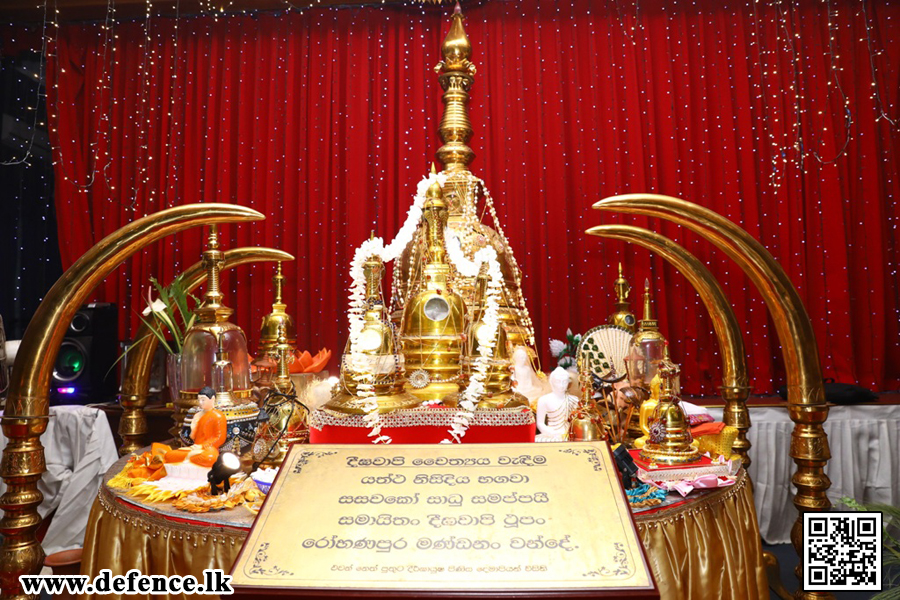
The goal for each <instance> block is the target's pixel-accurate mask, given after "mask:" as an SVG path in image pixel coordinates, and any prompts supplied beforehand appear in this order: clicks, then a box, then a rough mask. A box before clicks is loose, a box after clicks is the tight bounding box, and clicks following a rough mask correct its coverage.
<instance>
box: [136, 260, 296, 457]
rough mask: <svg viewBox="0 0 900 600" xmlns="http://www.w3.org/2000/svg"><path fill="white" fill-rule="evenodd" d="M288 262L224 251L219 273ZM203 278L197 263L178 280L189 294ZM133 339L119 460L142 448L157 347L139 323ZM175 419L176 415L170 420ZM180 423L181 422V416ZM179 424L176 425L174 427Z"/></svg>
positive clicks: (176, 433)
mask: <svg viewBox="0 0 900 600" xmlns="http://www.w3.org/2000/svg"><path fill="white" fill-rule="evenodd" d="M292 260H294V256H293V255H291V254H288V253H287V252H285V251H283V250H276V249H274V248H255V247H248V248H233V249H231V250H226V251H225V262H224V263H223V264H222V270H223V271H224V270H225V269H231V268H234V267H237V266H239V265H244V264H248V263H254V262H275V261H283V262H288V261H292ZM206 275H207V270H206V269H205V268H204V266H203V261H199V262H196V263H194V264H193V265H191V266H190V267H188V268H187V269H185V270H184V272H182V274H181V275H180V277H181V278H182V281H183V282H184V286H185V290H186V291H188V292H190V291H193V290H195V289H197V287H198V286H200V284H201V283H203V282H204V281H205V280H206ZM134 339H135V340H137V341H136V342H135V343H134V345H133V346H132V347H131V349H130V350H129V351H128V361H127V362H126V363H125V372H124V374H123V375H122V392H121V393H120V394H119V403H120V404H121V405H122V409H123V410H122V420H121V421H120V422H119V435H120V436H121V437H122V446H121V447H120V448H119V454H120V455H122V456H124V455H126V454H131V453H132V452H136V451H137V450H138V449H140V448H142V447H143V445H144V441H143V438H144V435H145V434H146V433H147V419H146V416H145V415H144V407H145V406H146V405H147V394H148V393H149V390H150V370H151V368H152V366H153V356H154V354H156V348H157V347H158V346H159V340H158V339H157V338H156V336H154V335H152V334H151V333H150V328H149V327H147V325H146V324H145V323H143V322H142V323H141V325H140V327H139V328H138V330H137V332H136V333H135V334H134ZM176 408H177V407H176ZM182 412H183V411H182ZM177 416H178V415H177V411H176V415H175V416H173V419H175V418H177ZM181 420H184V415H183V414H182V415H181ZM180 422H181V421H178V423H180ZM179 427H180V426H179ZM172 431H174V433H172ZM170 433H172V435H173V436H177V435H178V432H177V431H175V430H170Z"/></svg>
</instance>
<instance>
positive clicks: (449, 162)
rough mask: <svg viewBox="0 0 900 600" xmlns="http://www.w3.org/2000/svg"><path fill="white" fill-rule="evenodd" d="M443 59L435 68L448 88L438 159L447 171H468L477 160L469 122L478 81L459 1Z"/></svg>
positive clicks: (441, 81)
mask: <svg viewBox="0 0 900 600" xmlns="http://www.w3.org/2000/svg"><path fill="white" fill-rule="evenodd" d="M441 55H442V56H443V60H441V62H439V63H438V64H437V66H436V67H435V68H434V70H435V72H437V73H438V81H440V83H441V88H443V90H444V97H443V100H444V116H443V117H442V118H441V125H440V128H439V129H438V131H439V132H440V135H441V140H442V141H443V142H444V145H443V146H441V147H440V149H438V151H437V159H438V161H440V163H441V164H442V165H444V170H446V171H450V172H453V171H466V170H468V166H469V163H471V162H472V161H473V160H474V159H475V153H474V152H472V149H471V148H469V146H468V143H469V139H470V138H471V137H472V124H471V122H470V121H469V108H468V104H469V88H470V87H471V86H472V82H473V81H474V80H475V65H474V64H472V62H471V61H470V60H469V58H470V57H471V55H472V44H471V43H469V38H468V37H467V36H466V30H465V29H464V28H463V14H462V9H461V8H460V6H459V4H458V3H457V5H456V7H455V8H454V9H453V16H452V17H451V23H450V31H448V32H447V37H446V38H444V43H443V44H442V45H441Z"/></svg>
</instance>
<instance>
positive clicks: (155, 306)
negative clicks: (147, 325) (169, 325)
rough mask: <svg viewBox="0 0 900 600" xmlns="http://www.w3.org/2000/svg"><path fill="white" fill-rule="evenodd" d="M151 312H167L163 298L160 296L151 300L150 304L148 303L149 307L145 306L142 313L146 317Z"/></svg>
mask: <svg viewBox="0 0 900 600" xmlns="http://www.w3.org/2000/svg"><path fill="white" fill-rule="evenodd" d="M151 312H154V313H157V314H159V313H165V312H166V303H165V302H163V301H162V300H160V299H159V298H157V299H156V300H154V301H153V302H151V303H150V304H149V305H147V308H145V309H144V312H142V313H141V314H142V315H144V316H145V317H147V316H150V313H151Z"/></svg>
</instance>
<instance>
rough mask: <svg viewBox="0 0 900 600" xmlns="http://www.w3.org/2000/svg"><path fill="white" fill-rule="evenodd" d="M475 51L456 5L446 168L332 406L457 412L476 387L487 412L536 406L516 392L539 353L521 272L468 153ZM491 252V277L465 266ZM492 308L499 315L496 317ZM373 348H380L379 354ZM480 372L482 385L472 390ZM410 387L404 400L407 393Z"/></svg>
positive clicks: (446, 84)
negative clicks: (392, 334) (523, 364)
mask: <svg viewBox="0 0 900 600" xmlns="http://www.w3.org/2000/svg"><path fill="white" fill-rule="evenodd" d="M471 52H472V46H471V44H470V43H469V40H468V38H467V37H466V33H465V30H464V29H463V15H462V12H461V11H460V9H459V6H458V5H457V7H456V9H455V11H454V14H453V17H452V23H451V26H450V31H449V33H448V34H447V37H446V39H445V40H444V43H443V45H442V47H441V54H442V58H443V59H442V60H441V62H440V63H438V65H437V67H435V71H436V72H437V73H438V79H439V81H440V84H441V87H442V88H443V90H444V95H443V101H444V105H445V109H444V115H443V118H442V119H441V124H440V128H439V132H440V136H441V139H442V141H443V145H442V146H441V147H440V149H438V151H437V159H438V161H439V162H440V163H441V165H442V167H443V168H442V171H441V173H440V175H438V174H437V173H435V170H434V167H432V176H431V178H430V180H431V183H430V185H429V186H428V189H427V192H426V193H425V199H424V203H423V204H422V205H421V210H422V216H421V219H420V221H419V223H418V227H417V228H416V229H415V232H414V233H413V234H412V235H411V238H405V237H404V238H403V243H404V244H406V245H405V247H404V248H403V249H402V251H400V250H399V248H398V252H399V255H393V256H397V258H396V260H394V264H393V269H394V272H393V278H392V281H393V287H392V290H391V294H390V299H391V307H390V309H389V310H385V307H384V305H383V303H382V304H379V305H377V310H371V307H373V306H376V305H375V304H373V303H372V302H369V301H367V303H366V310H365V317H364V323H363V326H362V329H361V330H359V331H358V332H357V333H356V334H354V333H352V332H351V336H353V335H357V337H356V338H355V343H353V344H351V343H350V342H348V346H347V350H346V351H345V357H344V360H342V370H341V380H342V384H341V385H340V386H338V387H336V388H335V393H334V394H333V398H332V401H331V402H330V403H329V404H328V405H327V408H330V409H333V410H339V411H342V412H361V411H363V410H364V409H363V407H364V406H368V407H371V397H372V394H373V393H374V397H375V399H376V401H377V403H378V407H379V410H380V411H382V412H385V411H387V410H392V409H395V408H402V407H408V406H410V404H411V403H410V402H409V396H410V395H412V396H413V397H415V398H416V399H417V402H423V401H428V402H442V403H444V404H445V405H449V406H455V405H456V404H457V403H458V402H459V401H460V396H461V395H462V394H464V393H467V394H468V396H467V398H468V399H469V400H472V396H473V395H474V394H475V392H473V391H472V390H474V389H476V388H477V390H478V393H477V405H478V407H479V408H504V407H511V406H527V405H528V402H527V400H526V399H525V398H524V397H523V396H521V395H519V394H517V393H516V392H515V390H514V389H513V386H512V378H511V368H510V365H511V361H510V357H511V355H512V352H513V350H514V349H515V348H516V347H517V346H520V345H521V346H525V347H526V348H528V349H530V351H531V354H532V355H536V353H535V352H534V333H533V328H532V324H531V320H530V318H529V317H528V312H527V310H526V309H525V302H524V298H523V297H522V292H521V283H520V280H521V273H520V271H519V268H518V266H517V264H516V262H515V258H514V257H513V254H512V251H511V250H510V248H509V244H508V243H507V241H506V238H505V236H504V235H503V233H502V230H501V229H500V228H499V224H498V223H497V221H496V213H495V211H494V206H493V200H492V199H491V198H490V195H489V194H488V193H487V191H486V189H485V187H484V184H483V182H482V181H481V180H480V179H478V178H476V177H475V176H474V175H472V174H471V172H470V171H469V170H468V165H469V164H470V163H471V162H472V160H473V159H474V157H475V153H474V152H473V151H472V149H471V148H469V146H468V145H467V144H468V142H469V140H470V138H471V137H472V133H473V132H472V127H471V123H470V121H469V116H468V108H467V105H468V102H469V89H470V87H471V85H472V83H473V81H474V75H475V65H474V64H473V63H472V62H471V61H470V60H469V58H470V56H471ZM419 193H421V190H420V192H419ZM479 202H484V205H485V208H486V209H487V211H488V212H490V213H491V215H492V217H493V218H494V226H495V227H496V229H495V228H491V227H488V226H487V225H485V224H483V223H482V222H481V221H480V218H479V217H478V212H479V211H478V209H477V206H478V203H479ZM448 235H452V236H453V238H454V241H457V240H458V250H456V251H457V252H461V254H462V255H463V257H464V258H463V259H459V258H456V259H452V257H451V256H450V254H451V253H450V251H449V249H450V246H449V240H448V239H447V236H448ZM407 240H408V242H407ZM455 247H456V246H455ZM483 248H493V251H494V252H495V253H496V262H492V263H491V264H493V265H494V267H493V270H492V271H491V270H489V269H487V264H486V263H484V262H481V270H480V272H478V270H477V269H476V271H475V272H470V271H469V270H468V269H469V268H470V267H467V268H465V269H463V268H461V266H460V262H459V261H460V260H462V261H473V262H474V261H475V259H476V258H477V257H478V256H482V258H483V256H484V252H482V253H481V254H480V255H478V254H477V253H478V252H479V250H481V249H483ZM387 260H390V258H388V259H387ZM491 260H494V259H491ZM378 261H379V257H378V256H375V257H372V258H371V259H370V260H367V261H366V263H365V264H364V265H363V271H366V270H367V269H368V271H367V272H374V271H375V270H376V267H375V266H374V263H377V262H378ZM370 262H371V263H372V264H369V263H370ZM489 272H490V273H493V275H490V274H489ZM491 277H494V278H495V280H492V279H491ZM367 287H368V284H367ZM372 291H374V290H372ZM378 291H379V292H380V272H379V277H378ZM368 294H369V291H368V290H367V295H368ZM491 303H493V304H491ZM489 305H490V306H492V307H494V309H491V310H489V308H488V307H489ZM388 315H389V316H388ZM388 318H389V319H390V323H388V321H387V319H388ZM390 324H392V325H393V326H394V328H395V331H396V333H397V335H396V338H391V339H392V340H393V342H394V343H395V344H396V345H394V346H391V344H390V343H388V337H389V336H382V337H381V338H380V340H381V341H376V337H377V336H378V334H377V332H379V331H380V332H385V331H387V329H386V328H387V327H388V326H389V325H390ZM351 329H353V328H351ZM366 340H369V341H371V343H372V346H371V348H370V347H369V345H368V342H367V341H366ZM491 346H492V347H491ZM489 348H490V349H489ZM360 353H369V356H380V357H383V358H384V363H385V364H383V365H382V364H380V363H379V362H378V361H365V360H362V361H361V360H359V358H360ZM396 355H399V356H400V357H401V360H399V361H397V363H396V369H394V368H393V367H394V366H395V365H394V363H388V357H390V358H391V359H393V358H394V357H395V356H396ZM478 361H482V362H480V363H479V362H478ZM366 364H368V366H365V365H366ZM479 364H480V365H481V372H480V374H478V377H479V378H480V380H479V381H480V385H478V386H476V387H473V388H468V387H467V386H469V385H470V383H471V382H472V378H473V374H474V373H476V372H478V371H479V369H478V367H477V365H479ZM485 365H486V366H485ZM388 367H391V368H388ZM388 371H390V376H389V377H388V376H387V375H388ZM481 379H483V381H481ZM361 383H362V384H364V391H363V392H362V393H361V392H360V384H361ZM401 385H402V386H403V389H404V390H405V392H406V393H405V394H403V393H402V391H398V390H400V386H401Z"/></svg>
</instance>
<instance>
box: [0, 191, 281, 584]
mask: <svg viewBox="0 0 900 600" xmlns="http://www.w3.org/2000/svg"><path fill="white" fill-rule="evenodd" d="M264 218H265V217H264V216H263V215H262V214H261V213H259V212H257V211H255V210H252V209H250V208H246V207H243V206H235V205H231V204H214V203H208V204H206V203H205V204H189V205H186V206H178V207H175V208H170V209H167V210H163V211H160V212H158V213H154V214H152V215H147V216H146V217H143V218H141V219H138V220H137V221H134V222H133V223H130V224H128V225H126V226H124V227H122V228H121V229H119V230H117V231H115V232H113V233H111V234H110V235H108V236H106V237H105V238H103V239H102V240H100V241H99V242H98V243H97V244H96V245H95V246H94V247H93V248H91V249H90V250H88V251H87V252H86V253H85V254H84V255H83V256H82V257H81V258H79V259H78V260H77V261H75V263H74V264H73V265H72V266H71V267H69V268H68V269H67V270H66V272H65V273H63V275H62V277H60V278H59V280H57V282H56V283H55V284H54V285H53V287H52V288H50V291H49V292H48V293H47V295H46V296H45V297H44V301H43V302H41V304H40V306H38V309H37V311H35V314H34V317H33V318H32V320H31V323H30V324H29V325H28V329H27V330H26V331H25V335H24V336H23V338H22V343H21V346H20V347H19V352H18V355H17V358H16V362H15V365H14V366H13V372H12V377H11V380H10V387H9V395H8V398H7V400H6V407H5V411H4V414H3V419H2V421H0V423H2V427H3V433H4V434H5V435H6V437H7V439H8V442H7V444H6V447H5V448H4V449H3V457H2V461H0V476H2V477H3V480H4V482H5V483H6V484H7V486H8V487H7V490H6V493H4V494H3V495H2V496H0V508H2V509H3V518H2V519H0V534H2V535H3V543H2V545H0V587H2V594H0V598H3V599H7V598H16V599H20V598H21V599H25V598H28V597H29V596H27V595H26V594H24V593H23V591H22V586H21V584H20V582H19V576H20V575H29V574H37V573H39V572H40V570H41V567H42V566H43V563H44V551H43V549H42V548H41V545H40V543H39V542H38V541H37V539H35V531H36V529H37V527H38V525H39V524H40V522H41V517H40V515H39V514H38V512H37V507H38V505H39V504H40V503H41V500H42V499H43V495H42V494H41V492H40V491H38V489H37V482H38V480H39V479H40V477H41V474H42V473H43V472H44V471H45V470H46V464H45V462H44V447H43V446H42V445H41V440H40V436H41V434H42V433H44V431H45V430H46V429H47V421H48V419H49V391H50V378H51V375H52V371H53V364H54V362H55V361H56V355H57V353H58V352H59V346H60V344H61V343H62V340H63V338H64V337H65V332H66V328H67V327H68V326H69V322H70V321H71V320H72V317H73V316H74V315H75V313H76V312H77V311H78V309H79V308H80V307H81V305H82V304H83V303H84V301H85V300H86V299H87V297H88V296H89V294H90V293H91V291H92V290H93V289H94V288H95V287H96V286H97V284H98V283H100V281H102V280H103V279H104V278H105V277H106V276H107V275H109V274H110V273H111V272H112V271H113V270H114V269H115V268H116V267H118V266H119V265H120V264H122V263H123V262H124V261H125V260H126V259H127V258H128V257H130V256H131V255H132V254H135V253H136V252H138V251H140V250H141V249H142V248H144V247H146V246H148V245H150V244H152V243H153V242H155V241H157V240H159V239H160V238H163V237H165V236H167V235H170V234H173V233H176V232H178V231H183V230H185V229H189V228H191V227H196V226H200V225H209V224H212V223H236V222H245V221H257V220H261V219H264Z"/></svg>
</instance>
